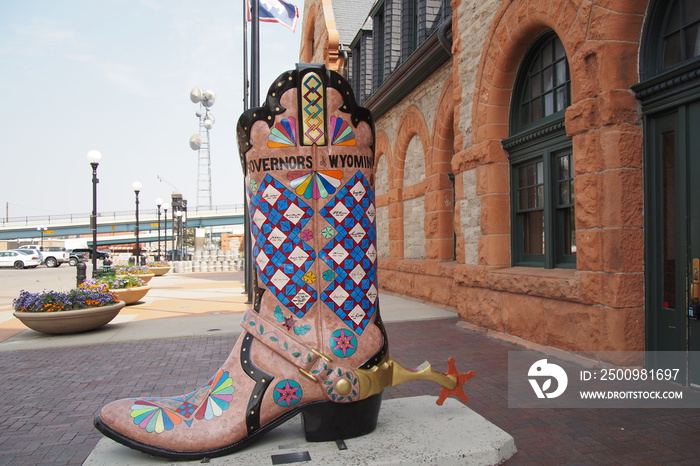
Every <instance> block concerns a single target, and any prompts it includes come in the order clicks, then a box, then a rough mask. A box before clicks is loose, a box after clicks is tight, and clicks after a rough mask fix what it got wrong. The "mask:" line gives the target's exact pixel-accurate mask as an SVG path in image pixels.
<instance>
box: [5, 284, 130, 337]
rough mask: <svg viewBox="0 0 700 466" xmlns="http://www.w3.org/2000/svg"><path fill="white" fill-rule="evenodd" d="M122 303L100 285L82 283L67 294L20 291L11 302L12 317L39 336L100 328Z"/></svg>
mask: <svg viewBox="0 0 700 466" xmlns="http://www.w3.org/2000/svg"><path fill="white" fill-rule="evenodd" d="M124 305H125V304H124V302H123V301H120V300H119V298H118V296H117V295H116V294H115V293H113V292H112V291H110V290H109V288H108V287H107V286H106V285H104V284H97V283H84V284H82V285H80V286H79V287H78V288H74V289H72V290H70V291H67V292H60V291H53V290H45V291H42V292H40V293H30V292H28V291H24V290H22V291H21V292H20V294H19V296H18V297H17V298H15V299H14V300H13V302H12V306H13V308H14V310H15V312H14V313H13V315H14V316H15V317H16V318H17V319H19V320H20V321H21V322H22V323H23V324H24V325H26V326H27V327H29V328H31V329H32V330H36V331H38V332H42V333H49V334H64V333H79V332H86V331H88V330H94V329H97V328H100V327H102V326H103V325H106V324H107V323H109V322H110V321H111V320H112V319H114V318H115V317H116V316H117V314H119V311H120V310H121V309H122V308H123V307H124Z"/></svg>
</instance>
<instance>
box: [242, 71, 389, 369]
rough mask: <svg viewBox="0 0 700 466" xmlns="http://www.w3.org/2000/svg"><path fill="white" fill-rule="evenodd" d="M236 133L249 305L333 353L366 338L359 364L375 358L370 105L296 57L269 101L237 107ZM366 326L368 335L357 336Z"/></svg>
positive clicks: (381, 340) (378, 330)
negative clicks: (248, 247)
mask: <svg viewBox="0 0 700 466" xmlns="http://www.w3.org/2000/svg"><path fill="white" fill-rule="evenodd" d="M238 138H239V146H240V149H241V159H242V164H243V167H244V171H245V184H246V193H247V201H248V203H249V216H250V232H251V235H252V241H253V248H252V263H253V266H254V271H255V273H254V279H255V289H256V299H255V302H254V310H255V311H256V312H258V313H260V314H261V315H264V316H266V317H267V318H270V315H271V316H272V318H274V319H275V320H276V321H277V322H279V323H280V324H281V325H283V326H284V327H286V328H287V330H289V331H291V332H294V334H295V335H296V336H298V337H299V338H301V339H302V340H305V341H306V342H307V343H308V344H310V345H318V346H315V347H316V348H319V349H321V351H322V352H324V350H327V351H330V352H331V353H333V354H334V355H335V356H338V357H342V358H346V357H350V356H351V355H352V353H354V352H355V351H356V350H358V349H359V348H358V346H360V342H362V340H368V342H367V343H364V342H363V343H362V346H364V348H362V350H361V351H359V352H358V356H359V355H364V357H365V358H366V359H364V360H361V361H360V363H359V364H358V366H359V365H364V363H365V362H368V363H369V362H370V361H373V362H375V363H376V361H377V358H378V357H380V356H383V355H384V354H386V348H385V343H386V341H385V340H386V338H385V334H384V330H383V326H382V325H381V321H380V320H379V312H378V299H377V288H378V285H377V250H376V226H375V202H374V124H373V121H372V118H371V115H370V112H369V111H368V110H367V109H365V108H362V107H359V106H357V105H356V103H355V100H354V97H353V93H352V90H351V89H350V86H349V84H348V83H347V81H345V79H344V78H342V76H340V75H339V74H337V73H335V72H332V71H329V70H326V69H325V67H323V66H322V65H299V66H298V67H297V69H296V70H292V71H289V72H286V73H284V74H282V75H281V76H280V77H279V78H278V79H277V80H276V81H275V83H274V84H273V85H272V86H271V87H270V90H269V92H268V95H267V98H266V101H265V105H263V106H262V107H259V108H254V109H251V110H248V111H247V112H246V113H244V114H243V115H242V116H241V118H240V120H239V124H238ZM371 327H375V328H373V329H371ZM368 328H370V329H371V330H370V331H369V334H368V335H365V336H367V337H369V338H361V337H362V335H363V334H365V332H366V330H367V329H368ZM370 334H371V335H370ZM348 353H350V354H348ZM379 353H381V354H379ZM353 359H355V358H353Z"/></svg>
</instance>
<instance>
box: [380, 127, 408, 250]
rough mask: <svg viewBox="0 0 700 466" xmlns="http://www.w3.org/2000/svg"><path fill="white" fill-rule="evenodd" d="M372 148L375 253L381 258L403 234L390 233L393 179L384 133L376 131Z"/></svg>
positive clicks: (390, 158) (391, 158) (388, 145)
mask: <svg viewBox="0 0 700 466" xmlns="http://www.w3.org/2000/svg"><path fill="white" fill-rule="evenodd" d="M374 141H375V146H374V180H375V184H374V185H375V196H376V199H375V204H376V206H377V216H376V218H377V220H376V221H377V253H378V255H379V257H381V258H387V257H390V251H391V246H390V244H391V241H392V240H399V239H400V238H401V237H402V235H403V233H402V231H403V230H402V229H403V225H400V226H401V228H402V229H401V230H400V231H397V232H392V230H391V220H390V218H389V212H390V210H391V206H390V204H389V198H390V196H389V193H390V191H391V183H392V181H391V180H393V179H394V176H393V172H394V171H395V170H394V168H393V167H392V160H393V157H392V155H391V143H390V142H389V137H388V136H387V135H386V133H385V132H384V131H377V133H376V135H375V140H374Z"/></svg>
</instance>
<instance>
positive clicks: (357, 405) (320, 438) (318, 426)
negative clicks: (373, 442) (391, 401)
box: [301, 393, 382, 442]
mask: <svg viewBox="0 0 700 466" xmlns="http://www.w3.org/2000/svg"><path fill="white" fill-rule="evenodd" d="M381 405H382V394H381V393H379V394H377V395H373V396H370V397H369V398H367V399H365V400H362V401H356V402H354V403H333V402H332V401H328V402H323V403H316V404H312V405H309V406H306V407H304V408H303V409H302V411H301V423H302V425H303V426H304V432H305V433H306V440H307V441H309V442H332V441H334V440H339V439H348V438H353V437H360V436H362V435H366V434H369V433H370V432H372V431H373V430H374V429H375V428H376V427H377V417H379V408H380V407H381Z"/></svg>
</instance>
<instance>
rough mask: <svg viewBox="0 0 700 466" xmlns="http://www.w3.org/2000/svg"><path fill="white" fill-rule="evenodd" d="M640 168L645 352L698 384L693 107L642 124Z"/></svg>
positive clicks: (698, 120)
mask: <svg viewBox="0 0 700 466" xmlns="http://www.w3.org/2000/svg"><path fill="white" fill-rule="evenodd" d="M648 123H649V128H650V129H651V131H650V132H648V133H647V134H648V136H649V137H650V138H651V141H650V142H651V143H650V144H649V145H648V146H647V147H648V148H649V149H650V150H649V152H648V153H647V157H646V164H645V177H646V187H647V189H646V194H647V199H646V203H647V204H646V209H645V213H646V215H647V217H648V218H647V219H646V222H645V224H646V229H647V231H646V234H647V251H646V259H647V262H646V263H647V267H646V270H647V274H646V275H647V277H646V278H647V281H646V283H647V301H646V302H647V349H648V350H649V351H652V352H659V351H676V352H680V353H679V355H684V356H679V357H677V358H674V360H669V359H668V358H666V357H663V356H661V355H658V354H653V353H652V354H651V358H650V361H648V362H649V363H650V365H652V366H656V367H661V366H666V367H668V365H669V364H673V365H674V366H675V367H678V368H681V369H682V372H684V373H685V374H684V375H685V381H686V382H687V383H689V384H691V385H697V386H699V387H700V358H698V357H697V356H696V354H700V131H699V130H698V129H699V128H700V102H691V103H688V104H685V105H681V106H679V107H677V108H675V109H673V111H671V112H668V113H665V114H663V115H661V116H655V117H651V118H649V120H648Z"/></svg>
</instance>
